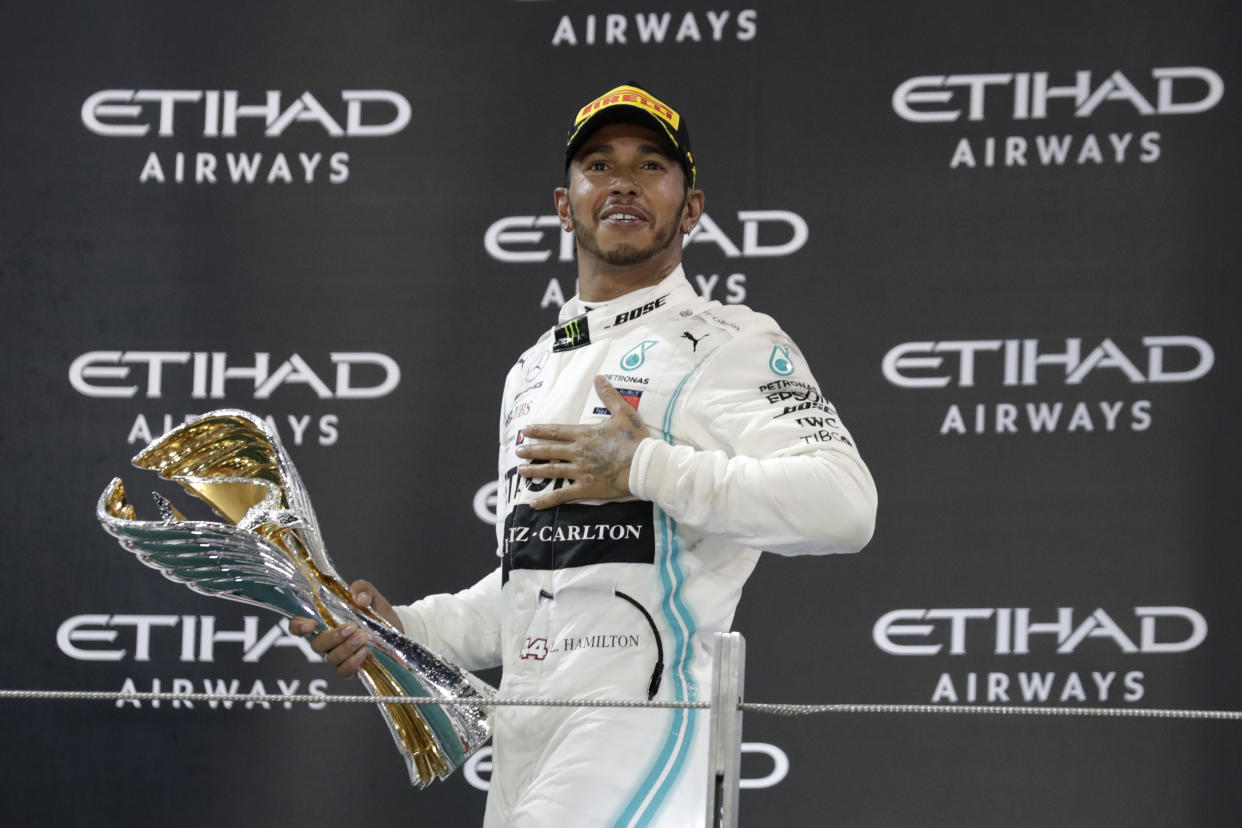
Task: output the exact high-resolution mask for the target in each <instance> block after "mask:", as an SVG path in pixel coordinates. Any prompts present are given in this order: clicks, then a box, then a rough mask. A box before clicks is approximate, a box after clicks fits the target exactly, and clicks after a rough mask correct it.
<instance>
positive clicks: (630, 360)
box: [621, 339, 659, 371]
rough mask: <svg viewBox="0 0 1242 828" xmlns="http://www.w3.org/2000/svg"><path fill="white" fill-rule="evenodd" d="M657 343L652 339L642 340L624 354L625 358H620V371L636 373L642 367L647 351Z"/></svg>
mask: <svg viewBox="0 0 1242 828" xmlns="http://www.w3.org/2000/svg"><path fill="white" fill-rule="evenodd" d="M658 344H659V342H658V341H656V340H654V339H644V340H643V341H642V342H640V343H638V344H637V345H635V346H634V347H633V348H630V349H629V350H628V351H626V352H625V356H623V357H621V370H622V371H637V370H638V369H639V368H641V367H643V363H644V362H646V361H647V349H648V348H650V347H652V346H653V345H658Z"/></svg>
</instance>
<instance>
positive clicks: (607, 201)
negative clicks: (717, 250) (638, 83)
mask: <svg viewBox="0 0 1242 828" xmlns="http://www.w3.org/2000/svg"><path fill="white" fill-rule="evenodd" d="M556 200H557V209H558V212H560V213H561V217H562V220H565V219H568V220H569V221H570V222H571V223H572V226H573V230H574V237H575V240H576V241H577V243H578V248H579V250H580V251H581V252H582V254H583V255H585V256H591V257H593V258H595V259H598V260H599V261H601V262H603V263H605V264H607V265H611V266H613V267H631V266H635V265H642V264H645V263H647V262H650V261H652V260H656V259H660V258H669V257H670V256H671V257H674V258H673V259H672V261H674V263H675V262H676V261H680V256H681V250H680V248H681V234H682V233H684V232H689V230H690V228H692V227H693V226H694V223H695V222H697V221H698V218H699V214H700V212H701V211H702V193H701V192H700V191H698V190H687V189H686V186H685V173H684V171H683V170H682V167H681V164H680V162H679V161H677V159H675V158H672V157H670V156H669V155H668V151H667V150H666V149H665V145H664V144H663V142H662V140H661V138H660V136H659V134H657V133H656V132H655V131H654V130H651V129H647V128H645V127H641V126H637V125H633V124H611V125H608V126H604V127H600V128H599V129H598V130H596V131H595V132H594V133H593V134H592V135H591V137H590V138H588V139H587V141H586V143H585V144H583V146H582V149H581V150H579V151H578V154H577V155H576V156H574V158H573V160H572V161H571V163H570V165H569V180H568V185H567V187H564V188H560V189H558V190H557V193H556Z"/></svg>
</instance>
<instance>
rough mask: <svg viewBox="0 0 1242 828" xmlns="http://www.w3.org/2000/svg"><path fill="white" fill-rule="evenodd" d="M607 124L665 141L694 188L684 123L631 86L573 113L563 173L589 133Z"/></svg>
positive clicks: (673, 112)
mask: <svg viewBox="0 0 1242 828" xmlns="http://www.w3.org/2000/svg"><path fill="white" fill-rule="evenodd" d="M608 124H638V125H639V126H645V127H651V128H653V129H654V130H655V131H656V132H659V133H660V134H662V135H664V136H665V137H667V138H668V141H669V145H670V146H671V148H672V150H673V154H674V155H675V156H676V157H677V160H678V161H680V162H681V167H682V169H683V170H685V171H686V181H687V183H688V184H689V186H691V187H693V186H694V178H695V169H694V156H693V155H691V154H690V133H689V132H688V131H687V130H686V121H685V119H684V118H682V117H681V116H680V115H679V114H677V111H676V110H674V109H673V108H672V107H671V106H669V105H668V104H666V103H664V102H663V101H661V100H659V99H658V98H656V97H655V96H654V95H652V94H651V93H650V92H647V91H646V90H644V89H642V88H640V87H638V86H634V85H632V84H627V85H625V86H618V87H617V88H616V89H612V90H609V91H608V92H605V93H604V94H603V95H600V96H599V97H598V98H596V99H595V100H593V101H591V102H590V103H589V104H587V105H586V106H584V107H582V108H581V109H579V110H578V111H577V112H575V113H574V119H573V121H572V122H571V123H570V125H569V138H568V139H567V140H566V141H565V169H569V162H570V161H572V160H573V157H574V155H575V154H576V153H577V152H578V150H579V149H581V147H582V145H583V143H585V141H586V139H587V138H589V137H590V135H591V133H593V132H595V130H597V129H599V128H600V127H602V126H606V125H608Z"/></svg>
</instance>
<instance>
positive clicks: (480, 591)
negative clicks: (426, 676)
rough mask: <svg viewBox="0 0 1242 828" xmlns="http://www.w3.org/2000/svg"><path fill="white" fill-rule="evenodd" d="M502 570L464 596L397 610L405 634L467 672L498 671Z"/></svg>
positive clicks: (446, 595)
mask: <svg viewBox="0 0 1242 828" xmlns="http://www.w3.org/2000/svg"><path fill="white" fill-rule="evenodd" d="M501 607H502V603H501V597H500V568H499V567H497V568H496V569H494V570H493V571H492V572H491V573H490V574H488V575H487V576H486V577H485V578H483V579H482V580H481V581H479V582H478V583H477V584H475V585H474V586H472V587H469V588H468V589H463V590H462V591H461V592H455V593H442V594H439V595H428V596H427V597H426V598H423V599H422V600H420V601H416V602H414V603H413V604H407V605H405V606H398V607H393V609H394V610H395V611H396V613H397V617H398V618H400V619H401V626H402V628H404V630H405V634H406V635H408V636H409V637H410V638H412V639H414V640H415V641H417V642H418V643H419V644H422V645H423V646H424V647H427V648H428V649H430V650H431V651H432V652H434V653H436V654H437V655H439V656H441V657H443V658H446V659H448V660H449V661H451V662H453V663H454V664H456V665H458V666H459V667H464V668H465V669H467V670H484V669H486V668H488V667H496V666H498V665H499V664H500V661H501V651H500V650H501V648H500V612H501Z"/></svg>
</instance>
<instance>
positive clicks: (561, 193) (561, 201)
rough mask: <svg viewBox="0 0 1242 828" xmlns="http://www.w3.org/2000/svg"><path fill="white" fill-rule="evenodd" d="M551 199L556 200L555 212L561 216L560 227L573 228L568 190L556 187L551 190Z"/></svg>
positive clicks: (568, 229)
mask: <svg viewBox="0 0 1242 828" xmlns="http://www.w3.org/2000/svg"><path fill="white" fill-rule="evenodd" d="M552 200H553V201H555V202H556V214H557V215H558V216H560V218H561V229H563V230H566V231H570V230H573V229H574V218H573V216H572V215H570V212H569V190H567V189H566V188H564V187H557V188H556V189H555V190H553V191H552Z"/></svg>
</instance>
